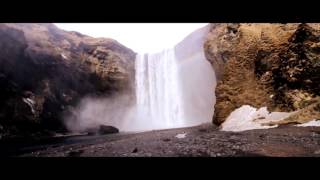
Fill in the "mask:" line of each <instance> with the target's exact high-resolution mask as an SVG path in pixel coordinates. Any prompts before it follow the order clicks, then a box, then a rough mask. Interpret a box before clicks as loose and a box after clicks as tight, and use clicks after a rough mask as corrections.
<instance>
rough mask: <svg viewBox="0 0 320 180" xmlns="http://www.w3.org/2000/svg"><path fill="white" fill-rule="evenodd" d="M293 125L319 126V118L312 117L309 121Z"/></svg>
mask: <svg viewBox="0 0 320 180" xmlns="http://www.w3.org/2000/svg"><path fill="white" fill-rule="evenodd" d="M295 126H298V127H308V126H320V120H317V119H313V120H312V121H309V122H306V123H303V124H298V125H295Z"/></svg>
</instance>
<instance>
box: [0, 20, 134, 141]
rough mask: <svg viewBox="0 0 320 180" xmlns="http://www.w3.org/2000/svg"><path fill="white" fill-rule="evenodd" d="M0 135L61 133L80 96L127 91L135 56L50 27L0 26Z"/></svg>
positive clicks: (108, 41) (109, 43) (111, 43)
mask: <svg viewBox="0 0 320 180" xmlns="http://www.w3.org/2000/svg"><path fill="white" fill-rule="evenodd" d="M0 54H1V56H0V86H1V89H0V102H1V106H0V136H1V137H9V136H10V137H11V136H19V135H22V136H25V135H30V134H32V133H33V132H43V131H44V130H54V131H57V130H62V131H63V130H64V126H63V123H62V116H63V115H64V114H65V113H68V112H69V111H71V110H72V108H73V106H74V105H75V104H77V102H78V101H79V100H80V98H82V97H84V96H87V95H91V96H108V95H111V94H113V93H121V92H123V91H129V92H130V91H131V90H132V88H133V86H132V82H133V79H132V77H134V75H133V74H134V58H135V53H134V52H133V51H132V50H130V49H128V48H126V47H125V46H123V45H121V44H120V43H118V42H117V41H115V40H112V39H107V38H92V37H89V36H85V35H82V34H80V33H77V32H67V31H63V30H61V29H59V28H57V27H56V26H55V25H53V24H34V23H33V24H0Z"/></svg>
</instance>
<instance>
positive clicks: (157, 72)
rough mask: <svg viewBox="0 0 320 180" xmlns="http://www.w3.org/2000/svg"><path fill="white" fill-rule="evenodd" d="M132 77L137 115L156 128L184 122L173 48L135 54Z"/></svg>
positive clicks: (181, 124) (174, 125)
mask: <svg viewBox="0 0 320 180" xmlns="http://www.w3.org/2000/svg"><path fill="white" fill-rule="evenodd" d="M135 78H136V102H137V113H138V117H141V118H142V117H143V118H147V119H148V121H146V122H145V123H147V124H149V125H148V126H150V127H157V129H162V128H173V127H181V126H183V125H184V124H183V123H184V122H183V120H184V119H185V117H184V112H183V110H184V108H183V105H182V98H181V92H182V90H181V89H180V86H179V77H178V64H177V59H176V57H175V52H174V49H167V50H163V51H162V52H160V53H155V54H142V55H137V58H136V77H135Z"/></svg>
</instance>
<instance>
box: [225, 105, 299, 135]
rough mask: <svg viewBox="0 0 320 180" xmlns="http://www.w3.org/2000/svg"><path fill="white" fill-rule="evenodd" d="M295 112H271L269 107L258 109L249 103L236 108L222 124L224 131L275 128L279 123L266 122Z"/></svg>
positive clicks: (275, 120) (280, 118)
mask: <svg viewBox="0 0 320 180" xmlns="http://www.w3.org/2000/svg"><path fill="white" fill-rule="evenodd" d="M293 113H294V112H290V113H289V112H271V113H270V112H269V111H268V110H267V107H262V108H260V109H258V110H257V108H254V107H252V106H249V105H243V106H241V107H240V108H238V109H236V110H234V111H233V112H232V113H230V115H229V116H228V118H227V119H226V121H225V122H224V123H222V124H221V130H222V131H234V132H238V131H245V130H251V129H268V128H275V127H277V125H273V126H271V125H265V123H270V122H277V121H280V120H282V119H285V118H287V117H289V116H290V115H292V114H293Z"/></svg>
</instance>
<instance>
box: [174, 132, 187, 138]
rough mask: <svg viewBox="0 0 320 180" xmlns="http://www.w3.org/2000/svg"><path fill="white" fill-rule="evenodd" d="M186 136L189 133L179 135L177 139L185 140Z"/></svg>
mask: <svg viewBox="0 0 320 180" xmlns="http://www.w3.org/2000/svg"><path fill="white" fill-rule="evenodd" d="M186 135H187V133H182V134H177V135H176V136H175V137H176V138H178V139H182V138H185V137H186Z"/></svg>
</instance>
